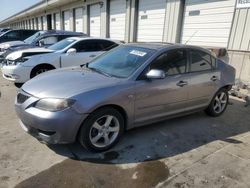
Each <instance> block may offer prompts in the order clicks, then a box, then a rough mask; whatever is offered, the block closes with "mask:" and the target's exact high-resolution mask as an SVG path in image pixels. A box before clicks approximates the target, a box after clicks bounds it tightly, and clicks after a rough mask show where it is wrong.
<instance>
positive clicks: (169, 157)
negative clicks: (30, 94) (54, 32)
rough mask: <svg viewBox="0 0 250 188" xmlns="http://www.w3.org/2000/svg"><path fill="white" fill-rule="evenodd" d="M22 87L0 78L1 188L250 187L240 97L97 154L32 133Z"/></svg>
mask: <svg viewBox="0 0 250 188" xmlns="http://www.w3.org/2000/svg"><path fill="white" fill-rule="evenodd" d="M17 89H18V88H16V87H15V86H14V85H13V84H12V83H10V82H7V81H5V80H4V79H3V78H0V92H1V97H0V188H8V187H23V188H29V187H36V188H43V187H46V188H50V187H62V188H64V187H65V188H66V187H71V188H74V187H105V188H106V187H107V188H112V187H119V188H120V187H121V188H125V187H129V188H133V187H140V188H142V187H177V188H179V187H180V188H182V187H183V188H186V187H232V188H236V187H246V188H247V187H250V181H249V180H250V107H244V102H243V101H241V100H239V99H237V98H231V99H230V102H231V104H230V105H229V106H228V109H227V111H226V112H225V113H224V114H223V115H222V116H221V117H218V118H211V117H208V116H207V115H206V114H205V113H203V112H200V113H196V114H192V115H189V116H185V117H181V118H176V119H172V120H167V121H164V122H160V123H157V124H152V125H150V126H146V127H141V128H137V129H134V130H131V131H128V132H126V133H125V135H124V136H123V138H122V140H121V141H120V142H119V144H118V145H117V146H115V147H114V148H113V149H111V150H110V151H108V152H105V153H99V154H98V153H89V152H87V151H86V150H84V149H83V148H82V147H81V146H80V145H79V144H77V143H75V144H69V145H50V146H47V145H44V144H41V143H39V142H38V141H37V140H36V139H35V138H33V137H32V136H30V135H28V134H27V133H25V132H24V131H23V130H22V128H21V127H20V126H19V124H18V119H17V117H16V115H15V112H14V100H15V95H16V91H17Z"/></svg>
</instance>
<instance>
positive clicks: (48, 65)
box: [30, 63, 56, 78]
mask: <svg viewBox="0 0 250 188" xmlns="http://www.w3.org/2000/svg"><path fill="white" fill-rule="evenodd" d="M40 67H50V69H51V70H52V69H56V67H55V66H53V65H51V64H49V63H42V64H39V65H36V66H35V67H33V69H32V70H31V72H30V78H32V75H33V73H34V72H33V71H35V70H36V69H38V68H40Z"/></svg>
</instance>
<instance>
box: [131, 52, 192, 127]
mask: <svg viewBox="0 0 250 188" xmlns="http://www.w3.org/2000/svg"><path fill="white" fill-rule="evenodd" d="M187 60H188V59H187V51H186V50H185V49H176V50H171V51H169V52H166V53H163V54H162V55H160V56H159V57H158V58H156V59H155V60H154V61H153V62H152V63H151V64H150V66H149V67H148V68H147V69H146V70H145V71H144V73H143V75H145V74H146V72H148V71H149V70H152V69H158V70H163V71H164V72H165V73H166V77H165V78H164V79H155V80H148V79H147V78H144V76H143V75H142V77H141V78H140V79H139V80H138V81H136V88H135V92H136V100H135V123H137V124H140V123H143V122H145V121H147V120H151V119H157V118H162V117H164V116H168V115H172V114H176V113H181V112H183V111H185V110H186V103H187V99H188V87H187V84H188V82H187V81H188V75H187V74H186V69H187ZM181 83H184V84H181Z"/></svg>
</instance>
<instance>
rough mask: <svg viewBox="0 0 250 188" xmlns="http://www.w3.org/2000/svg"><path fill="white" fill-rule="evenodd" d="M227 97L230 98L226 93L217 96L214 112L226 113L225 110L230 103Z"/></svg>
mask: <svg viewBox="0 0 250 188" xmlns="http://www.w3.org/2000/svg"><path fill="white" fill-rule="evenodd" d="M227 97H228V96H227V95H226V93H225V92H220V93H218V94H217V95H216V97H215V99H214V106H213V109H214V112H216V113H217V114H219V113H221V112H223V111H224V109H225V108H226V106H227V101H228V98H227Z"/></svg>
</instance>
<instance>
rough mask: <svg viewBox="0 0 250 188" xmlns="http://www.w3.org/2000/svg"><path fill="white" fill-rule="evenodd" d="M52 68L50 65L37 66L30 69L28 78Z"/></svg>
mask: <svg viewBox="0 0 250 188" xmlns="http://www.w3.org/2000/svg"><path fill="white" fill-rule="evenodd" d="M52 69H54V67H53V66H50V65H40V66H37V67H35V68H34V69H33V70H32V71H31V74H30V78H34V77H35V76H37V75H39V74H42V73H44V72H47V71H49V70H52Z"/></svg>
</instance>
